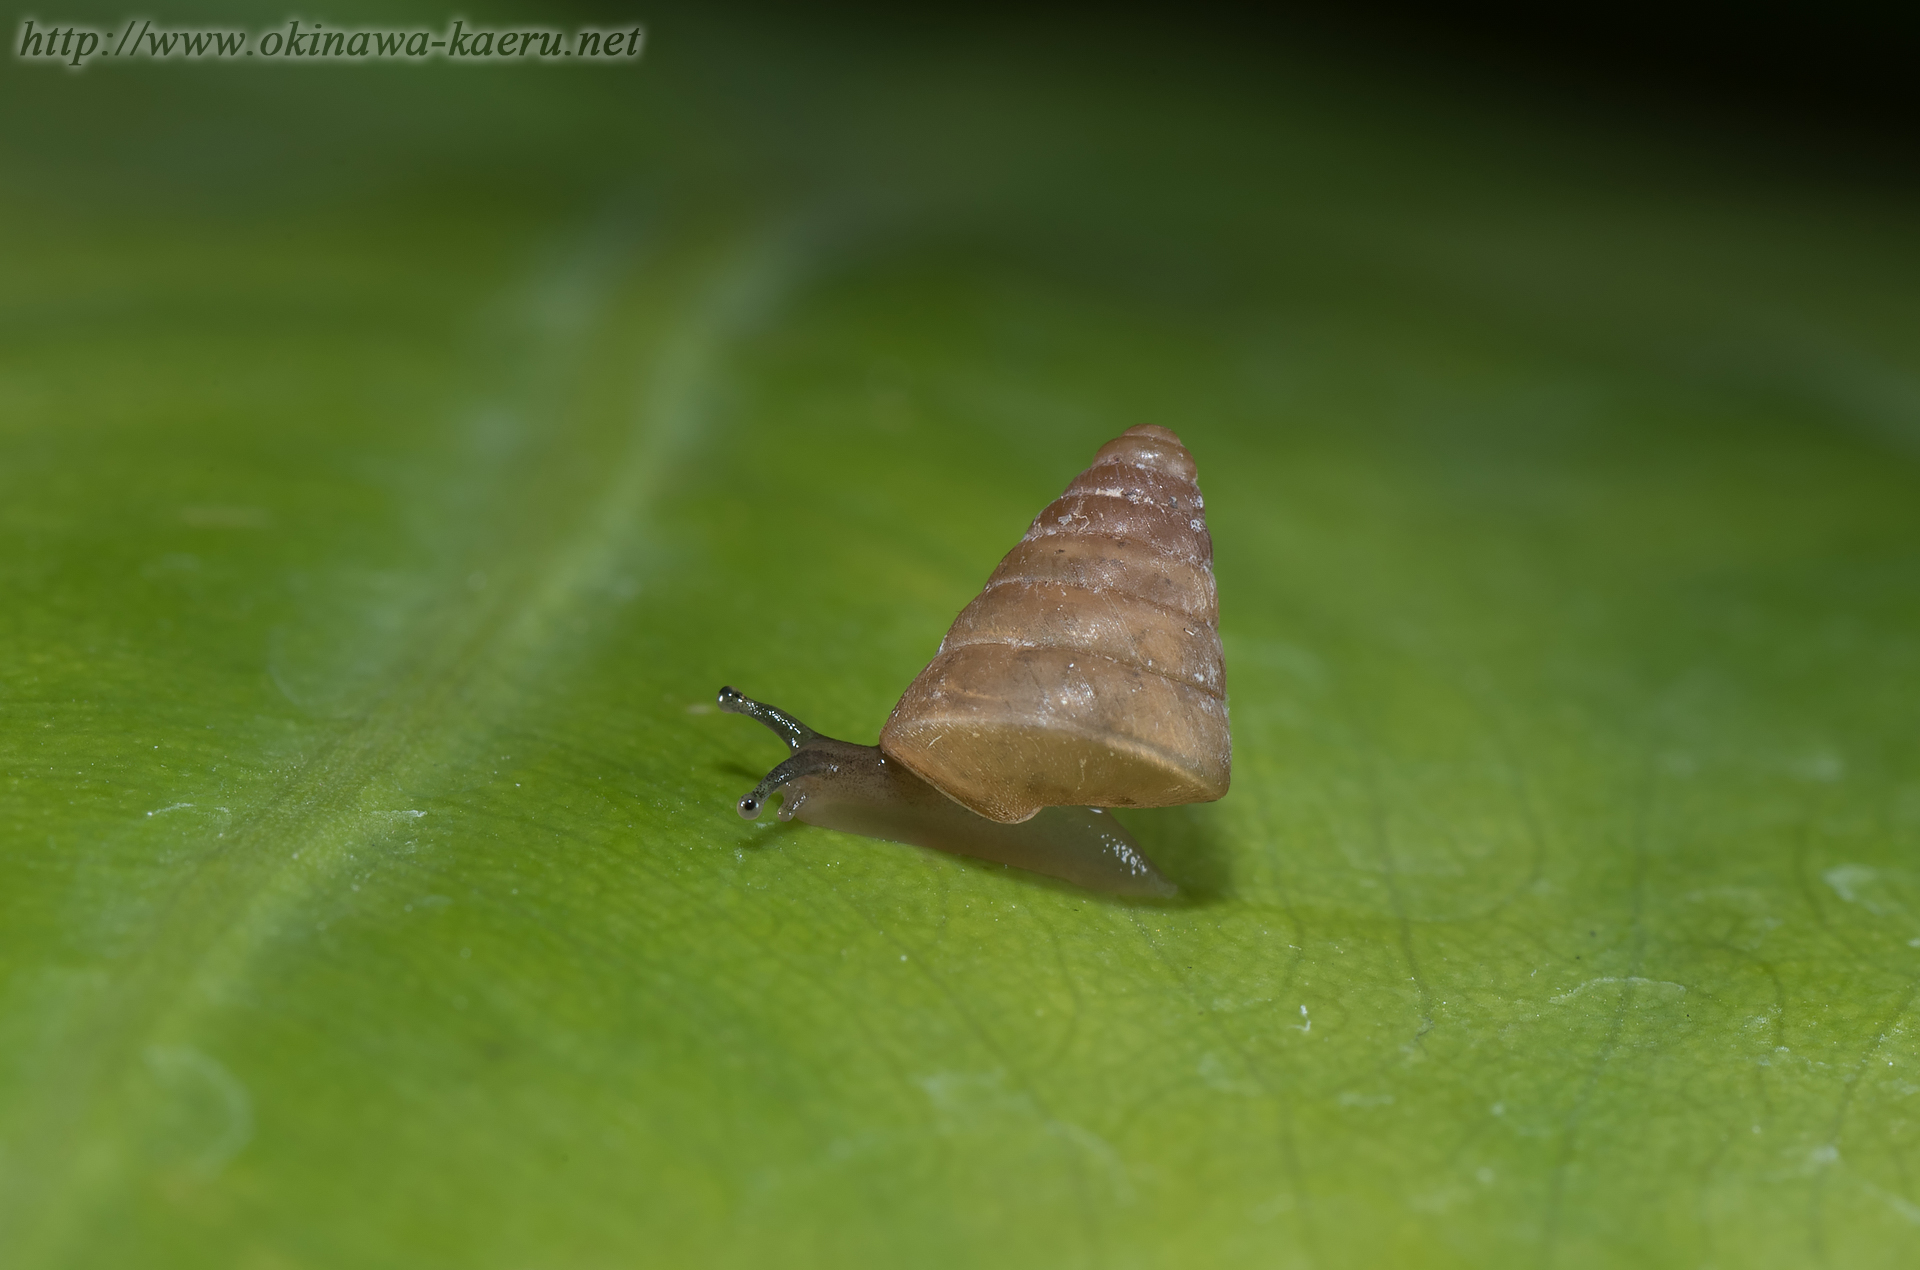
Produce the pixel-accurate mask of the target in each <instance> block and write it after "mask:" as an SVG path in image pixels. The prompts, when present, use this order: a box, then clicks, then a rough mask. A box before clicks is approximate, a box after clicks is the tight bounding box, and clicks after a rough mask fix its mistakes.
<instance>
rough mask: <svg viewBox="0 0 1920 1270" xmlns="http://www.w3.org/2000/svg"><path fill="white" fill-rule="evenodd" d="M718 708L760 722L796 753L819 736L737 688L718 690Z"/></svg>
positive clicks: (802, 724)
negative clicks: (777, 734)
mask: <svg viewBox="0 0 1920 1270" xmlns="http://www.w3.org/2000/svg"><path fill="white" fill-rule="evenodd" d="M719 706H720V708H721V709H722V710H725V711H726V712H727V713H728V714H744V715H746V716H747V717H748V718H749V719H758V720H760V722H762V723H764V724H766V725H767V726H768V727H770V728H772V729H773V730H774V731H775V732H777V733H779V734H780V739H781V740H783V741H785V742H786V743H787V748H788V749H789V750H793V751H795V752H796V753H797V752H798V751H799V749H800V747H801V746H803V745H805V744H806V743H807V742H808V741H812V740H815V739H817V738H819V736H820V734H819V733H818V732H815V731H814V730H813V729H812V728H810V727H808V726H807V725H806V724H804V723H802V722H800V720H798V719H796V718H794V717H793V716H792V715H790V714H788V713H787V712H786V711H785V710H782V709H779V708H778V707H776V706H770V705H768V704H767V703H766V702H764V701H755V700H754V699H753V698H752V697H749V696H748V695H747V694H746V693H744V692H741V691H740V690H739V689H738V688H732V687H726V688H722V689H720V699H719Z"/></svg>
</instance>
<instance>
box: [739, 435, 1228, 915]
mask: <svg viewBox="0 0 1920 1270" xmlns="http://www.w3.org/2000/svg"><path fill="white" fill-rule="evenodd" d="M719 705H720V708H721V709H722V710H726V711H729V712H730V713H733V714H744V715H747V716H749V717H750V718H754V719H758V720H759V721H760V722H762V723H764V724H766V725H767V726H768V727H769V728H771V729H773V731H775V732H776V733H778V734H779V735H780V738H781V739H782V740H784V741H785V742H786V743H787V747H788V749H789V750H790V751H791V753H790V754H789V755H788V757H787V759H786V760H785V761H784V762H782V763H781V764H780V765H779V766H777V767H775V768H774V769H773V770H772V771H770V772H768V773H767V775H766V777H765V779H763V780H762V781H761V782H760V783H759V784H758V785H756V786H754V788H753V790H752V792H750V793H748V794H747V795H746V796H745V797H744V798H742V799H741V800H740V803H739V811H740V814H741V815H742V816H744V817H746V818H747V819H748V820H752V819H754V818H755V817H757V816H758V815H759V814H760V811H761V809H762V808H764V807H765V806H766V805H767V802H768V800H769V799H771V798H772V797H773V796H774V795H775V794H778V795H780V798H781V806H780V810H779V816H780V819H781V820H790V819H793V818H794V817H796V816H797V817H798V818H799V819H801V820H802V821H805V822H806V823H808V824H813V825H821V826H824V827H826V828H829V829H839V830H842V831H845V832H847V833H857V834H862V835H865V836H866V837H870V838H883V839H886V840H888V841H891V842H904V843H910V844H913V845H916V846H922V847H933V848H936V849H938V850H941V851H951V852H954V853H956V854H959V855H967V856H974V857H977V858H979V859H984V860H992V861H996V862H999V863H1001V864H1010V865H1014V866H1017V867H1019V868H1023V869H1030V870H1032V871H1033V872H1036V873H1045V874H1049V875H1051V876H1053V877H1058V878H1064V879H1066V880H1067V881H1070V882H1073V883H1076V884H1078V885H1080V886H1084V887H1086V888H1088V889H1090V890H1097V891H1108V892H1112V893H1115V894H1121V895H1139V896H1171V895H1173V894H1175V893H1177V888H1176V887H1175V886H1174V885H1173V883H1171V882H1170V881H1168V880H1167V879H1166V878H1165V877H1164V876H1163V875H1162V874H1161V873H1160V871H1159V870H1158V869H1157V868H1155V867H1154V865H1153V862H1152V861H1151V860H1149V859H1147V857H1146V854H1145V853H1144V852H1142V851H1141V850H1140V847H1139V844H1138V843H1136V842H1135V841H1134V840H1133V838H1132V836H1131V835H1129V834H1128V833H1127V831H1126V830H1125V829H1124V828H1122V827H1121V825H1120V823H1119V821H1117V820H1116V819H1115V818H1114V817H1113V816H1111V815H1110V814H1108V812H1107V810H1106V809H1108V808H1114V807H1167V806H1172V805H1175V804H1179V803H1194V802H1210V801H1212V800H1213V799H1216V798H1219V797H1221V796H1222V795H1223V794H1225V793H1226V792H1227V785H1228V782H1229V780H1230V778H1231V774H1232V758H1233V755H1232V740H1231V737H1230V735H1229V730H1228V721H1227V697H1226V676H1225V670H1224V666H1223V661H1222V657H1221V649H1220V632H1219V601H1218V596H1217V593H1216V590H1215V587H1214V578H1213V542H1212V539H1211V538H1210V537H1209V536H1208V534H1207V526H1206V511H1205V504H1204V503H1203V502H1202V500H1201V497H1200V488H1199V485H1198V484H1197V483H1196V469H1195V467H1194V462H1193V456H1192V455H1191V454H1189V453H1187V450H1186V447H1185V446H1183V445H1181V443H1180V438H1179V437H1177V436H1175V435H1174V434H1173V433H1172V432H1171V431H1169V430H1168V429H1166V428H1161V427H1154V426H1151V425H1144V426H1141V427H1134V428H1129V429H1127V431H1126V432H1124V433H1122V434H1121V435H1120V436H1118V437H1116V438H1114V439H1113V440H1112V441H1109V442H1108V443H1107V444H1106V445H1104V446H1102V447H1101V448H1100V451H1099V452H1098V453H1097V454H1096V455H1094V459H1093V464H1092V466H1090V467H1088V468H1087V470H1086V471H1084V472H1082V473H1081V474H1080V475H1079V476H1077V477H1075V478H1074V479H1073V481H1072V483H1071V484H1069V485H1068V486H1067V488H1066V492H1065V493H1063V494H1062V495H1061V496H1060V497H1059V498H1057V499H1055V500H1054V501H1053V502H1052V503H1050V504H1048V505H1047V507H1046V509H1045V510H1043V511H1042V512H1041V513H1040V514H1039V515H1038V516H1037V517H1035V518H1034V521H1033V525H1032V527H1031V528H1029V529H1028V530H1027V533H1026V536H1025V537H1024V538H1022V539H1021V540H1020V542H1019V543H1018V545H1016V546H1015V547H1014V548H1013V550H1012V551H1010V552H1008V553H1007V555H1006V557H1005V558H1004V559H1002V560H1001V561H1000V566H999V568H997V569H995V570H994V572H993V576H992V577H990V578H988V579H987V584H986V586H985V587H984V588H983V589H982V590H981V592H980V594H979V595H978V596H976V597H975V598H974V600H973V602H972V603H970V604H968V605H967V607H966V608H965V609H963V610H962V611H961V613H960V616H959V617H958V618H956V619H955V620H954V623H953V626H952V628H951V629H950V630H949V631H948V632H947V637H946V638H945V639H944V640H943V641H941V644H940V649H939V652H938V653H937V654H936V655H935V656H934V659H933V660H932V661H931V662H930V663H928V665H927V667H926V669H924V670H922V671H921V672H920V674H919V675H918V676H917V677H916V678H915V679H914V681H913V682H912V683H911V684H909V685H908V686H907V690H906V692H905V693H904V694H902V696H901V698H900V701H899V703H898V704H897V705H895V706H894V708H893V713H892V714H891V715H890V716H889V717H888V719H887V723H886V726H885V727H884V728H882V729H881V732H880V744H879V745H877V746H875V745H856V744H854V743H852V742H848V741H836V740H834V739H832V738H831V737H825V736H822V735H820V734H819V733H818V732H815V731H814V730H813V729H811V728H809V727H807V726H806V725H805V724H803V723H801V722H800V721H799V720H797V719H795V718H794V717H793V716H792V715H789V714H787V713H786V712H784V711H782V710H778V709H775V708H774V707H772V706H769V705H765V704H762V703H761V702H758V701H754V700H753V699H751V698H749V697H747V696H745V695H743V694H741V693H740V692H738V691H736V690H735V689H733V688H722V689H721V690H720V700H719Z"/></svg>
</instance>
